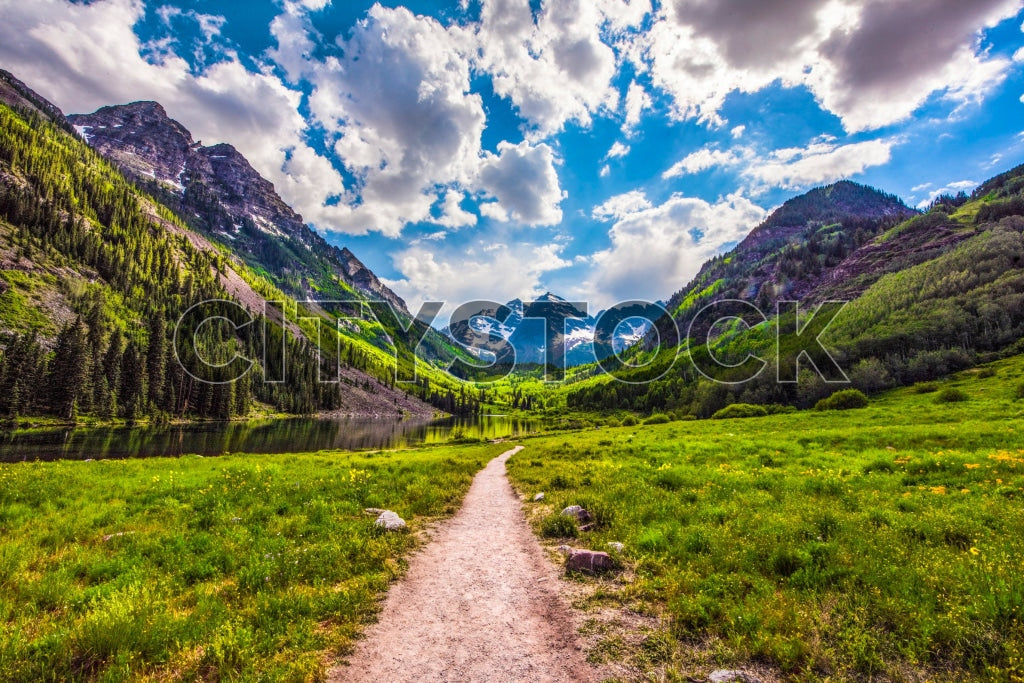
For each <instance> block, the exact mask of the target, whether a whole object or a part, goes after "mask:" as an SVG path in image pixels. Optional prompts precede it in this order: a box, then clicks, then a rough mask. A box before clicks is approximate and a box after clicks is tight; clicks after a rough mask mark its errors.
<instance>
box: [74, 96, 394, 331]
mask: <svg viewBox="0 0 1024 683" xmlns="http://www.w3.org/2000/svg"><path fill="white" fill-rule="evenodd" d="M68 120H69V121H70V122H71V124H73V125H74V127H75V129H77V130H78V132H79V134H80V135H81V136H82V137H83V138H85V140H86V141H88V143H89V144H90V145H91V146H92V147H93V148H94V149H96V150H97V151H98V152H99V153H100V154H102V155H103V156H105V157H106V158H108V159H110V160H111V161H113V162H114V163H116V164H117V165H118V166H120V167H121V168H122V169H124V170H125V171H127V172H128V173H129V174H130V175H131V176H133V177H134V178H135V179H136V180H137V181H139V182H140V183H142V184H143V185H144V186H145V187H146V189H148V190H151V191H153V192H154V194H156V195H157V198H158V199H160V200H161V201H163V202H164V203H166V204H168V205H170V206H171V207H172V208H175V209H177V210H178V212H179V214H181V215H182V217H183V218H185V219H186V220H189V221H190V222H192V223H193V227H195V228H197V229H199V230H201V231H203V232H206V233H207V234H210V235H211V236H213V237H215V238H217V239H219V240H221V241H223V242H225V243H226V244H229V245H230V246H231V247H232V249H233V250H234V251H235V252H236V253H238V254H239V256H241V257H242V258H243V259H245V260H246V261H248V262H249V263H250V264H251V265H255V266H258V267H260V268H262V269H264V270H265V271H266V272H268V273H269V274H270V275H271V277H272V278H273V279H274V280H275V284H277V285H278V286H280V287H281V288H282V289H283V290H284V291H286V292H287V293H289V294H291V295H293V296H295V297H296V298H298V299H311V300H312V299H332V298H348V296H347V292H346V288H345V287H346V286H347V287H350V288H352V289H355V290H356V291H358V292H361V293H362V294H364V295H365V296H368V297H371V298H375V299H383V300H386V301H388V302H390V303H391V305H392V306H394V307H395V308H396V309H397V310H398V311H400V312H403V313H408V311H407V309H406V305H405V302H404V301H403V300H402V299H401V298H400V297H398V296H397V295H396V294H395V293H394V292H392V291H391V290H390V289H389V288H388V287H387V286H386V285H384V283H383V282H381V281H380V280H379V279H378V278H377V276H376V275H374V273H373V272H372V271H370V270H369V269H368V268H367V267H366V266H365V265H363V263H362V262H360V261H359V260H358V259H357V258H356V257H355V256H354V255H353V254H352V252H350V251H349V250H348V249H338V248H337V247H335V246H333V245H330V244H328V243H327V242H326V241H325V240H324V239H323V237H321V236H320V235H319V234H317V233H316V232H314V231H313V230H311V229H310V228H309V227H308V226H307V225H306V223H305V222H304V221H303V220H302V217H301V216H300V215H298V214H297V213H296V212H295V211H293V210H292V208H291V207H290V206H288V205H287V204H286V203H285V202H284V200H282V199H281V197H280V196H279V195H278V194H277V192H276V191H275V189H274V185H273V184H272V183H271V182H270V181H268V180H267V179H266V178H264V177H263V176H261V175H260V174H259V172H257V171H256V170H255V169H254V168H253V167H252V166H251V165H250V164H249V162H248V160H247V159H246V158H245V157H244V156H242V154H240V153H239V152H238V150H236V149H235V148H234V147H232V146H231V145H229V144H224V143H221V144H215V145H212V146H203V144H202V143H201V142H197V141H194V140H193V139H192V134H191V133H190V132H189V131H188V129H186V128H185V127H184V126H183V125H181V124H180V123H178V122H177V121H175V120H173V119H171V118H170V117H169V116H168V115H167V112H166V111H165V110H164V108H163V107H162V106H161V105H160V104H159V103H157V102H133V103H131V104H126V105H117V106H110V107H103V108H102V109H99V110H97V111H96V112H94V113H92V114H75V115H71V116H69V117H68Z"/></svg>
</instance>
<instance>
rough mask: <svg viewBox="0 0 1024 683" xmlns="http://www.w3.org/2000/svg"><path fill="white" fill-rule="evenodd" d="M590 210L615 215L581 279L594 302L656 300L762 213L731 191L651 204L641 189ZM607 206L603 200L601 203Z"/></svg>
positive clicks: (744, 231) (685, 279)
mask: <svg viewBox="0 0 1024 683" xmlns="http://www.w3.org/2000/svg"><path fill="white" fill-rule="evenodd" d="M610 202H611V205H608V206H603V207H599V209H595V214H597V215H603V216H608V217H614V218H615V220H616V222H615V224H614V225H613V226H612V228H611V230H610V232H609V237H610V238H611V242H612V244H611V246H610V247H609V248H608V249H605V250H602V251H599V252H597V253H596V254H594V256H593V257H592V259H591V260H592V262H593V264H594V265H595V266H596V267H595V268H594V270H593V271H592V275H591V276H590V277H589V278H588V279H587V281H586V282H585V283H584V290H585V291H590V292H593V293H594V296H595V299H596V302H595V303H596V304H597V305H600V306H608V305H610V304H614V303H617V302H619V301H623V300H627V299H636V298H641V299H647V300H650V301H656V300H658V299H661V298H664V297H666V296H668V295H669V294H671V293H672V292H674V291H676V290H678V289H679V288H680V287H682V286H683V285H685V284H686V283H687V282H688V281H689V280H690V279H691V278H692V277H693V276H694V275H696V273H697V271H698V270H699V269H700V267H701V265H702V264H703V263H704V262H705V261H706V260H707V259H709V258H711V257H712V256H715V255H717V254H719V253H721V252H722V251H723V250H725V249H726V248H728V247H729V246H731V245H732V244H734V243H736V242H738V241H740V240H741V239H743V237H744V236H746V235H747V233H748V232H749V231H750V230H751V229H752V228H754V226H756V225H757V224H758V223H760V222H761V221H762V220H764V217H765V215H766V212H765V210H764V209H763V208H761V207H760V206H757V205H756V204H754V203H753V202H751V201H750V200H749V199H746V198H745V197H742V196H739V195H730V196H728V197H726V198H725V199H722V200H720V201H719V202H717V203H715V204H711V203H709V202H706V201H704V200H702V199H696V198H692V197H685V196H683V195H678V194H677V195H674V196H672V197H671V198H670V199H669V200H668V201H666V202H665V203H664V204H661V205H659V206H652V205H651V203H650V202H649V201H648V200H647V198H646V197H645V196H643V194H642V193H630V195H629V196H626V195H624V196H623V197H620V198H613V200H610ZM606 204H607V203H606Z"/></svg>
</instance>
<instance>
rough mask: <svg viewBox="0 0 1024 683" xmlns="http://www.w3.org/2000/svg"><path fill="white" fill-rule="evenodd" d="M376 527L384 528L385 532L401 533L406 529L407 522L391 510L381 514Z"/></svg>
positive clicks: (375, 523)
mask: <svg viewBox="0 0 1024 683" xmlns="http://www.w3.org/2000/svg"><path fill="white" fill-rule="evenodd" d="M374 525H376V526H379V527H383V528H384V530H385V531H400V530H402V529H405V528H406V524H405V520H404V519H402V518H401V517H399V516H398V513H395V512H392V511H391V510H384V511H383V512H381V513H380V517H378V518H377V521H376V522H374Z"/></svg>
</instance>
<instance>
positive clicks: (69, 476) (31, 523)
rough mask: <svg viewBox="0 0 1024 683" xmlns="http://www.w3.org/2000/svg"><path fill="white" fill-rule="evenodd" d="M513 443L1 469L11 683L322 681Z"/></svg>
mask: <svg viewBox="0 0 1024 683" xmlns="http://www.w3.org/2000/svg"><path fill="white" fill-rule="evenodd" d="M506 448H507V446H501V445H491V444H483V445H480V444H478V445H471V446H459V447H436V448H432V449H429V450H412V451H399V452H379V453H361V454H351V453H330V452H325V453H318V454H301V455H265V456H263V455H261V456H226V457H220V458H201V457H197V456H187V457H183V458H178V459H164V458H156V459H146V460H106V461H95V462H72V461H63V462H53V463H16V464H9V465H0V672H3V673H2V678H3V680H5V681H45V680H103V681H118V680H195V679H203V680H274V681H283V680H296V681H306V680H321V679H322V678H323V677H324V676H325V673H326V670H327V667H328V666H329V665H330V663H331V660H332V659H333V658H334V657H336V656H337V655H338V654H339V653H342V652H344V651H345V650H346V648H348V647H349V646H350V645H351V643H352V640H353V638H354V636H355V635H356V633H357V632H358V631H359V630H360V628H361V625H362V624H363V623H364V622H366V620H367V619H370V618H372V615H373V614H374V613H375V611H376V609H377V601H378V599H379V598H380V597H381V595H382V593H383V592H384V591H385V590H386V589H387V587H388V585H389V583H390V582H391V581H392V580H394V579H395V578H396V577H397V576H398V575H400V573H401V572H402V568H403V560H402V558H403V557H404V555H405V554H406V553H407V552H408V551H409V550H410V549H411V548H413V547H414V546H415V545H416V544H417V542H418V541H417V536H416V533H415V532H416V531H417V530H419V529H422V528H423V527H424V525H425V524H427V523H429V522H430V521H431V520H434V519H437V518H440V517H444V516H448V515H451V514H452V513H454V512H455V511H456V510H457V509H458V507H459V505H460V502H461V500H462V497H463V495H464V494H465V492H466V491H467V490H468V487H469V484H470V482H471V481H472V477H473V475H474V474H475V473H476V472H477V471H478V470H479V469H480V468H481V467H482V466H483V465H484V464H485V463H486V462H487V461H488V460H490V459H491V458H492V457H494V456H496V455H498V454H499V453H501V452H502V451H503V450H505V449H506ZM364 508H387V509H392V510H395V511H396V512H398V513H399V514H400V515H401V516H402V517H403V518H404V519H406V520H407V521H409V523H410V526H411V532H408V533H383V532H380V531H379V530H377V529H376V528H375V527H374V524H373V522H374V518H373V516H371V515H367V514H366V513H365V512H364Z"/></svg>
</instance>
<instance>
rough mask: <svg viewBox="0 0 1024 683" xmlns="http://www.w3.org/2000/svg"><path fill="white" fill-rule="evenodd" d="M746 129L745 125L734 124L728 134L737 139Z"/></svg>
mask: <svg viewBox="0 0 1024 683" xmlns="http://www.w3.org/2000/svg"><path fill="white" fill-rule="evenodd" d="M746 131H747V127H746V126H736V127H735V128H733V129H732V130H731V131H729V133H730V135H732V138H733V140H739V139H740V138H741V137H743V134H744V133H745V132H746Z"/></svg>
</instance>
